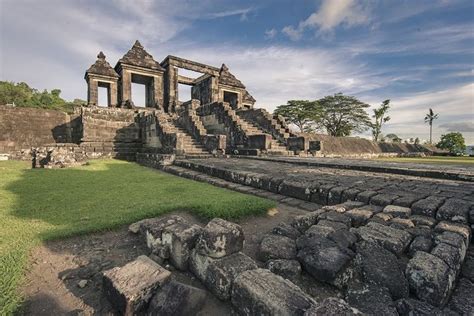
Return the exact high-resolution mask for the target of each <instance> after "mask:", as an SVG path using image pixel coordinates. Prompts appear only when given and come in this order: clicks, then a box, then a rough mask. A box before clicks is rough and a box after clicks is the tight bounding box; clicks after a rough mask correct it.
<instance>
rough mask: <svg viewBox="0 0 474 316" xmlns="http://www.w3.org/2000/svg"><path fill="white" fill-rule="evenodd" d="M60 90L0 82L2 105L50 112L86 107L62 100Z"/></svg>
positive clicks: (82, 102) (79, 101)
mask: <svg viewBox="0 0 474 316" xmlns="http://www.w3.org/2000/svg"><path fill="white" fill-rule="evenodd" d="M60 94H61V90H60V89H52V90H51V91H48V90H46V89H44V90H43V91H39V90H37V89H34V88H31V87H30V86H29V85H28V84H27V83H25V82H18V83H14V82H9V81H0V105H6V104H11V105H15V106H18V107H33V108H41V109H49V110H61V111H65V112H71V111H72V110H73V108H74V107H75V106H81V105H85V104H86V103H87V102H86V101H84V100H81V99H74V101H72V102H69V101H66V100H64V99H63V98H61V96H60Z"/></svg>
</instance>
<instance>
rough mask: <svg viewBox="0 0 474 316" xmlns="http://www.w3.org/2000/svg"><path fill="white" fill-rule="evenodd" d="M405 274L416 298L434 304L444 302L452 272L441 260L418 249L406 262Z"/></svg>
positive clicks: (452, 276) (450, 286) (449, 286)
mask: <svg viewBox="0 0 474 316" xmlns="http://www.w3.org/2000/svg"><path fill="white" fill-rule="evenodd" d="M405 275H406V277H407V279H408V283H409V285H410V289H411V291H412V292H413V293H414V294H415V295H416V297H417V298H418V299H420V300H422V301H425V302H428V303H429V304H431V305H434V306H443V305H444V304H446V301H447V300H448V298H449V293H450V291H451V288H452V286H453V282H454V274H453V272H452V271H451V270H450V269H449V266H448V265H447V264H446V263H445V262H444V261H443V260H441V259H439V258H438V257H436V256H434V255H432V254H429V253H426V252H422V251H418V252H417V253H416V254H415V256H414V257H413V258H412V259H411V260H410V261H409V262H408V265H407V268H406V272H405Z"/></svg>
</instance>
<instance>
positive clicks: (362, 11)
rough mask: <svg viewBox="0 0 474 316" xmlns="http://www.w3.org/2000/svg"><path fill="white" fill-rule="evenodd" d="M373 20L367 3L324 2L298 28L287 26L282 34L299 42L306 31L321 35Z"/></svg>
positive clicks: (337, 0) (347, 0) (339, 0)
mask: <svg viewBox="0 0 474 316" xmlns="http://www.w3.org/2000/svg"><path fill="white" fill-rule="evenodd" d="M370 20H371V17H370V6H369V5H368V2H365V1H355V0H323V2H322V4H321V6H320V8H319V9H318V10H317V11H316V12H314V13H313V14H311V15H310V16H309V17H308V18H307V19H306V20H303V21H301V22H300V23H299V24H298V26H296V27H294V26H291V25H289V26H285V27H284V28H283V29H282V32H283V33H284V34H286V35H288V37H289V38H290V39H291V40H299V39H300V38H301V37H302V34H303V32H304V31H305V30H306V29H315V30H317V32H318V33H319V34H324V33H326V32H329V31H331V30H332V29H334V28H335V27H337V26H339V25H343V26H345V27H352V26H355V25H361V24H367V23H368V22H369V21H370Z"/></svg>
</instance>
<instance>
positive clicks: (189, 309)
mask: <svg viewBox="0 0 474 316" xmlns="http://www.w3.org/2000/svg"><path fill="white" fill-rule="evenodd" d="M206 297H207V293H206V291H204V290H201V289H198V288H196V287H194V286H190V285H187V284H183V283H180V282H177V281H170V282H168V283H166V284H165V285H164V286H163V287H162V288H161V289H160V290H159V291H158V292H157V294H156V295H155V296H153V298H152V299H151V301H150V305H149V307H148V311H147V313H146V314H147V315H150V316H168V315H174V316H187V315H193V314H196V313H197V312H199V311H200V310H201V308H202V306H203V305H204V302H205V300H206Z"/></svg>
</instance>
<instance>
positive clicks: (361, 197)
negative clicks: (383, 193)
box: [356, 190, 378, 204]
mask: <svg viewBox="0 0 474 316" xmlns="http://www.w3.org/2000/svg"><path fill="white" fill-rule="evenodd" d="M377 194H378V192H376V191H371V190H368V191H362V192H360V193H359V194H357V197H356V200H357V201H360V202H364V203H366V204H369V202H370V199H371V198H372V197H373V196H375V195H377Z"/></svg>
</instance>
